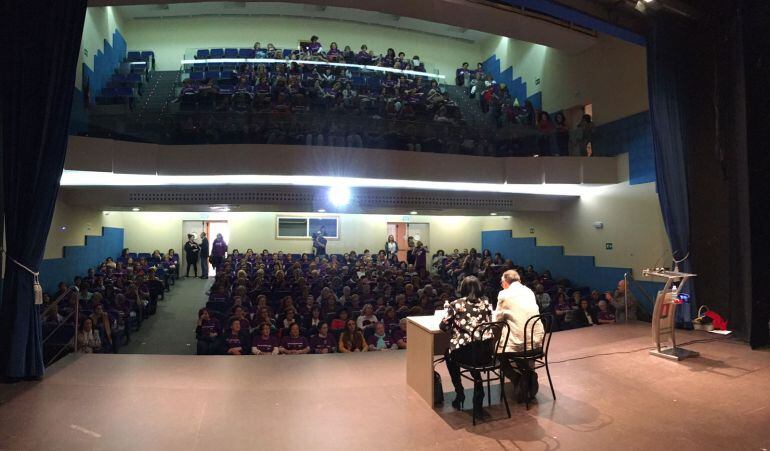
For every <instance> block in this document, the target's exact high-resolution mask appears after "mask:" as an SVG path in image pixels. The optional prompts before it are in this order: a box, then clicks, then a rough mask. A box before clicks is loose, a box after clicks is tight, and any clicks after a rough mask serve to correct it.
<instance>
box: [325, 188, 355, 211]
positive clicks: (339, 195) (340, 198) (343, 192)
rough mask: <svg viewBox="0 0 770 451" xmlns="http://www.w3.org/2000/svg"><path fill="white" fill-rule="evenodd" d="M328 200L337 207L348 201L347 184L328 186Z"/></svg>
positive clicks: (348, 190)
mask: <svg viewBox="0 0 770 451" xmlns="http://www.w3.org/2000/svg"><path fill="white" fill-rule="evenodd" d="M329 202H331V203H332V205H334V206H335V207H337V208H339V207H344V206H346V205H347V204H348V202H350V189H349V188H348V187H347V186H332V187H330V188H329Z"/></svg>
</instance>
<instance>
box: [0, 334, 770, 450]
mask: <svg viewBox="0 0 770 451" xmlns="http://www.w3.org/2000/svg"><path fill="white" fill-rule="evenodd" d="M709 338H717V337H716V336H714V335H712V334H707V333H705V332H687V333H681V334H680V341H681V342H684V341H689V340H694V339H709ZM650 343H651V339H650V332H649V325H648V324H640V325H636V326H600V327H594V328H591V329H581V330H575V331H567V332H559V333H557V334H555V335H554V337H553V343H552V353H551V361H552V365H551V374H552V375H553V378H554V384H555V387H556V395H557V398H558V399H557V400H556V402H554V401H553V400H552V399H551V395H550V392H549V390H548V387H547V381H546V378H545V375H544V374H542V375H541V377H540V382H541V390H540V394H539V395H538V399H537V402H536V403H535V404H534V405H533V406H531V408H530V410H529V411H527V410H525V408H524V406H523V405H515V404H512V418H511V419H507V418H505V412H504V409H502V408H501V407H499V406H495V405H493V406H492V408H491V409H489V411H490V413H491V414H492V415H493V417H495V418H499V420H496V421H488V422H486V423H481V424H479V425H478V426H476V427H473V426H472V425H471V417H470V413H466V412H455V411H453V410H452V408H451V406H449V405H448V404H449V400H451V395H449V396H448V399H447V403H446V404H447V406H446V407H444V408H443V409H440V410H433V409H431V408H430V407H429V406H428V405H426V404H425V403H424V402H423V401H422V399H421V398H419V397H418V396H417V395H416V394H415V393H414V392H413V391H412V390H411V389H410V388H408V387H407V385H406V382H405V361H406V359H405V357H406V355H405V353H404V352H391V353H366V354H356V355H342V354H338V355H330V356H270V357H227V356H221V357H220V356H211V357H195V356H159V355H152V356H151V355H81V356H69V357H67V358H65V359H63V360H62V361H60V362H59V363H57V364H56V365H54V367H53V368H51V369H50V370H49V372H48V374H47V376H46V378H45V379H44V380H43V381H41V382H23V383H19V384H14V385H0V449H30V450H102V449H104V450H136V449H141V450H156V449H163V450H195V449H197V450H206V451H212V450H217V451H218V450H303V451H304V450H315V449H318V450H336V449H348V450H388V451H394V450H401V449H441V450H450V449H467V450H471V449H472V450H485V449H495V450H498V449H533V450H546V449H551V450H553V449H557V448H559V449H566V450H572V449H586V450H589V449H590V450H597V449H612V450H621V449H622V450H625V449H638V450H651V449H676V450H678V451H682V450H690V449H747V450H761V449H767V448H770V407H769V406H770V352H768V351H751V350H750V349H749V348H748V346H746V345H744V344H742V343H738V342H735V341H732V340H722V341H715V342H709V343H696V344H692V345H689V346H688V348H690V349H693V350H697V351H699V352H700V353H701V357H700V358H696V359H692V360H689V361H684V362H682V363H679V364H677V363H674V362H670V361H667V360H664V359H660V358H656V357H653V356H650V355H649V354H648V353H647V351H646V350H640V351H636V352H631V351H634V350H639V349H642V348H648V347H649V346H650ZM624 351H628V352H626V353H619V354H613V355H605V356H598V357H590V358H582V359H581V357H585V356H589V355H593V354H597V353H618V352H624ZM566 359H576V360H571V361H567V362H562V363H558V362H559V361H563V360H566ZM441 372H442V376H443V379H444V389H445V391H449V390H451V384H450V383H449V380H448V377H447V375H446V371H445V369H444V368H443V366H442V368H441ZM494 399H495V400H497V399H499V398H498V397H495V398H494Z"/></svg>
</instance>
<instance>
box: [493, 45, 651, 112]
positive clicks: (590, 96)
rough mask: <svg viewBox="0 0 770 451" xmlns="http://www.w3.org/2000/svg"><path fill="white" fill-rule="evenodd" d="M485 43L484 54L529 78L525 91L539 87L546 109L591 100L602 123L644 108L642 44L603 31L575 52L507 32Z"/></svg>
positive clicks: (550, 110)
mask: <svg viewBox="0 0 770 451" xmlns="http://www.w3.org/2000/svg"><path fill="white" fill-rule="evenodd" d="M483 47H484V54H485V58H487V57H489V56H491V55H495V56H496V57H497V58H498V59H499V60H500V67H501V70H505V69H506V68H508V67H509V66H512V67H513V73H514V76H513V77H514V79H515V78H517V76H520V77H522V80H523V81H524V82H525V83H527V95H528V96H530V95H532V94H534V93H536V92H542V96H543V109H544V110H545V111H549V112H553V111H558V110H561V109H564V108H569V107H573V106H576V105H586V104H592V105H593V114H594V120H595V121H596V122H597V123H599V124H602V123H605V122H610V121H613V120H616V119H620V118H622V117H626V116H630V115H632V114H635V113H639V112H641V111H645V110H647V109H648V99H647V56H646V50H645V48H644V47H642V46H639V45H635V44H630V43H628V42H625V41H621V40H619V39H616V38H611V37H609V36H604V35H602V36H600V37H599V39H598V41H597V43H596V44H595V45H593V46H592V47H590V48H588V49H587V50H584V51H582V52H578V53H570V52H565V51H561V50H557V49H554V48H549V47H545V46H542V45H540V44H533V43H529V42H525V41H517V40H513V39H508V38H506V37H493V38H490V39H489V40H488V41H486V42H485V43H484V45H483ZM538 79H540V84H539V85H538V84H537V80H538Z"/></svg>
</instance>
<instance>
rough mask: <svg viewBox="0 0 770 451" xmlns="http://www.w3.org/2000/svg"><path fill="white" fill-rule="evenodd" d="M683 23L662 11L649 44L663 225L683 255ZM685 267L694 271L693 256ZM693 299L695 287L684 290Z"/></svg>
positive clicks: (686, 241)
mask: <svg viewBox="0 0 770 451" xmlns="http://www.w3.org/2000/svg"><path fill="white" fill-rule="evenodd" d="M683 28H684V27H683V26H682V23H681V22H676V21H674V20H673V19H671V18H669V17H667V16H665V15H660V16H659V17H656V19H655V21H653V24H652V29H651V31H650V36H649V39H648V42H647V82H648V92H649V100H650V119H651V126H652V139H653V152H654V155H655V176H656V183H657V191H658V199H659V200H660V209H661V212H662V213H663V223H664V225H665V227H666V232H667V234H668V239H669V244H670V246H671V252H672V253H674V257H675V258H676V259H681V258H683V257H684V256H685V255H687V254H688V253H689V251H690V213H689V200H688V194H687V165H686V161H685V155H686V149H687V139H688V136H687V132H688V131H689V130H688V127H687V122H686V118H687V112H686V111H685V109H686V108H687V95H686V92H687V89H686V88H687V87H686V83H687V78H686V76H685V74H684V73H683V69H684V67H685V66H686V65H685V64H683V61H682V57H683V55H686V54H687V51H689V47H688V46H687V42H688V37H687V35H686V34H685V33H684V32H683ZM680 270H682V271H687V272H690V271H692V266H691V264H690V261H689V259H688V260H686V261H685V262H683V263H682V264H680ZM685 291H686V292H689V293H690V295H691V299H692V301H693V302H694V301H695V296H694V290H693V285H689V284H688V287H686V288H685ZM677 315H678V316H679V315H681V316H679V318H677V322H685V323H689V322H690V321H691V319H692V318H691V315H692V309H689V308H679V309H677Z"/></svg>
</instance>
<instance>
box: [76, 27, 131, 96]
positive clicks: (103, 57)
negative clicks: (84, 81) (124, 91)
mask: <svg viewBox="0 0 770 451" xmlns="http://www.w3.org/2000/svg"><path fill="white" fill-rule="evenodd" d="M127 49H128V45H127V44H126V40H125V39H124V38H123V35H121V34H120V31H119V30H118V29H115V32H114V33H113V34H112V44H110V43H109V42H108V41H107V40H106V39H105V40H104V48H103V49H101V50H97V51H96V55H94V67H93V68H88V66H87V65H85V64H84V65H83V66H84V68H83V76H84V77H85V76H86V74H87V72H86V68H88V80H89V84H90V91H91V103H94V99H95V98H96V96H97V95H98V94H99V93H100V92H101V90H102V88H104V87H105V86H106V85H107V82H108V81H110V79H111V78H112V75H113V74H114V73H115V68H117V67H118V66H119V65H120V63H121V62H122V61H123V60H125V59H126V51H127ZM81 88H82V87H81Z"/></svg>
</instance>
